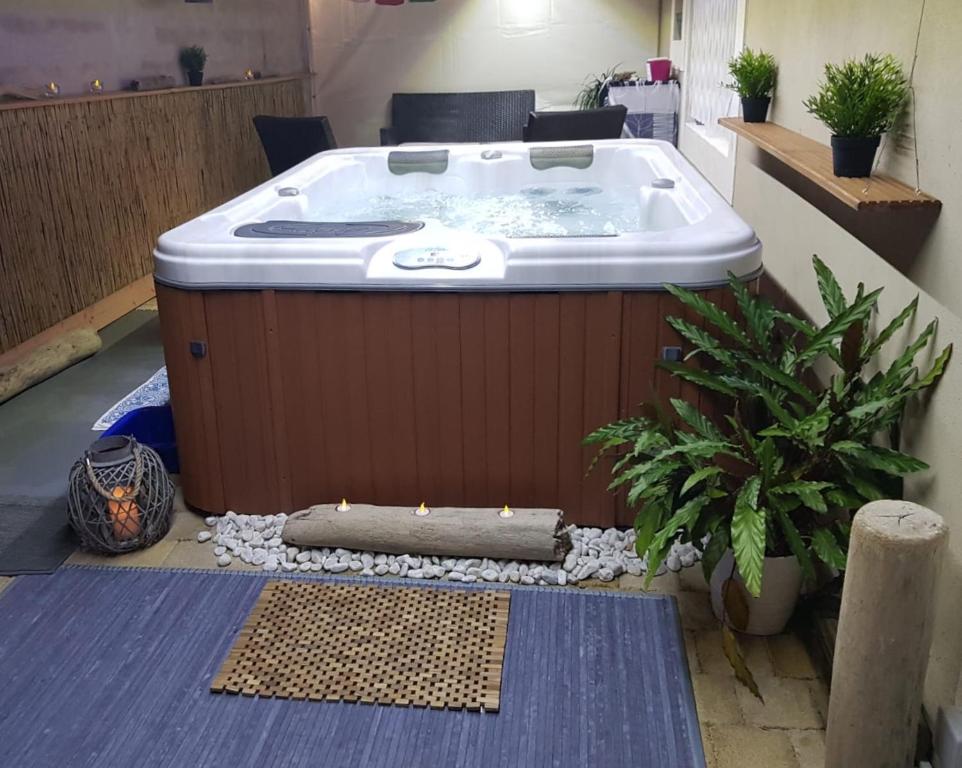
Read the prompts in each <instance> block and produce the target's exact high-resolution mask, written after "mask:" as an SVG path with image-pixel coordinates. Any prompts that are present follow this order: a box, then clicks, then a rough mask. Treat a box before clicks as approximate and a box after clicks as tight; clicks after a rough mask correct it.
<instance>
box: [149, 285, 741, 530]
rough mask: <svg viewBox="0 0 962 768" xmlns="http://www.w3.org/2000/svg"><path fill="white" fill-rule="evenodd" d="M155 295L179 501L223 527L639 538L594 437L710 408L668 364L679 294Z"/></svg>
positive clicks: (168, 291)
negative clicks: (561, 515) (324, 521)
mask: <svg viewBox="0 0 962 768" xmlns="http://www.w3.org/2000/svg"><path fill="white" fill-rule="evenodd" d="M157 292H158V300H159V303H160V313H161V323H162V325H163V334H164V349H165V355H166V358H167V365H168V371H169V378H170V388H171V400H172V403H173V408H174V419H175V422H176V426H177V442H178V449H179V451H180V462H181V471H182V482H183V486H184V495H185V498H186V499H187V501H188V503H190V504H191V505H193V506H195V507H197V508H199V509H201V510H204V511H207V512H212V513H222V512H224V511H226V510H228V509H233V510H235V511H237V512H248V513H260V514H267V513H275V512H282V511H283V512H289V511H292V510H294V509H299V508H303V507H306V506H308V505H310V504H314V503H320V502H330V501H334V500H337V499H340V498H341V497H342V496H346V497H347V498H349V499H354V500H356V501H359V502H370V503H374V504H400V505H406V504H411V505H414V504H416V503H418V502H420V501H422V500H424V501H426V502H427V503H428V504H429V505H430V504H434V505H446V506H447V505H449V506H462V505H465V506H500V505H502V504H505V503H508V504H511V505H514V506H539V507H555V506H557V507H560V508H561V509H563V510H564V511H565V514H566V515H567V519H568V520H570V521H574V522H578V523H581V524H591V525H601V526H605V525H612V524H616V523H617V524H620V525H628V524H630V523H631V522H632V519H633V514H632V513H631V512H629V511H628V510H626V509H625V508H624V505H623V503H622V502H621V500H619V499H616V498H615V497H613V496H612V495H611V494H609V493H608V491H607V490H606V486H607V483H608V480H609V476H608V467H607V466H605V465H602V466H600V467H599V468H597V469H596V470H595V471H594V472H592V473H591V474H589V475H587V476H586V475H585V470H586V468H587V467H588V464H589V462H590V460H591V458H592V456H593V450H592V449H589V448H586V447H584V446H582V445H581V439H582V438H583V437H584V435H585V434H587V433H588V432H589V431H591V430H592V429H594V428H595V427H597V426H599V425H601V424H603V423H605V422H607V421H611V420H613V419H617V418H622V417H625V416H627V415H629V414H633V413H637V407H638V405H639V404H640V403H641V402H643V401H646V400H650V399H651V398H652V396H653V395H654V396H655V397H657V398H658V399H659V400H665V399H666V398H668V397H675V396H681V397H684V398H686V399H688V400H692V401H695V402H697V400H698V397H699V394H698V392H697V390H694V389H693V388H690V387H682V386H680V384H679V382H678V381H677V380H675V379H673V378H672V377H670V376H668V375H667V374H666V373H664V372H663V371H657V370H656V367H655V364H656V362H657V360H658V359H659V357H660V354H661V349H662V347H664V346H668V345H672V346H679V345H680V344H681V342H680V339H679V338H678V337H677V335H676V334H675V333H674V331H672V330H671V329H670V328H669V327H668V326H667V324H666V323H664V320H663V318H664V317H665V316H666V315H668V314H684V311H683V308H682V307H681V306H680V305H679V304H678V302H677V301H676V300H675V299H674V298H673V297H671V296H670V295H668V294H665V293H623V292H606V293H602V292H598V293H563V294H552V293H541V294H536V293H510V294H509V293H505V294H482V293H467V294H454V293H374V292H372V293H350V292H343V293H325V292H311V291H273V290H264V291H209V292H194V291H182V290H175V289H172V288H167V287H164V286H158V291H157ZM707 294H708V296H709V298H711V299H713V300H719V299H720V297H721V296H722V295H727V292H723V291H708V292H707ZM191 341H203V342H206V343H207V345H208V351H207V355H206V357H203V358H195V357H193V356H192V355H191V353H190V350H189V344H190V342H191Z"/></svg>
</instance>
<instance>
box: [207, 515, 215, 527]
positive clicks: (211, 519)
mask: <svg viewBox="0 0 962 768" xmlns="http://www.w3.org/2000/svg"><path fill="white" fill-rule="evenodd" d="M204 525H209V526H214V525H217V518H216V517H205V518H204Z"/></svg>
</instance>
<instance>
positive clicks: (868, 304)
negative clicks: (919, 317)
mask: <svg viewBox="0 0 962 768" xmlns="http://www.w3.org/2000/svg"><path fill="white" fill-rule="evenodd" d="M814 265H815V271H816V275H817V280H818V287H819V291H820V293H821V297H822V301H823V303H824V306H825V310H826V312H827V314H828V321H827V322H826V323H825V324H824V325H821V326H819V325H813V324H812V323H810V322H809V321H808V320H806V319H803V318H801V317H797V316H795V315H793V314H791V313H788V312H784V311H780V310H778V309H776V308H775V307H774V306H773V305H772V304H771V303H770V302H769V301H768V300H767V299H765V298H764V297H762V296H758V295H756V294H754V293H753V292H752V291H750V289H749V288H748V287H747V286H746V285H745V284H743V283H741V282H740V281H738V280H737V279H734V278H732V279H731V280H730V288H731V291H732V292H733V293H734V296H735V300H736V303H737V307H738V312H737V314H736V315H734V316H733V315H730V314H729V313H727V312H725V311H724V310H723V309H722V308H721V307H719V306H718V305H717V304H714V303H712V302H710V301H708V300H707V299H705V298H704V297H703V296H702V295H700V294H698V293H694V292H691V291H688V290H685V289H683V288H679V287H674V286H666V287H667V289H668V290H669V291H670V292H671V293H672V294H673V295H674V296H676V297H677V298H678V299H679V300H680V301H681V302H682V304H684V305H685V306H686V307H688V308H689V309H691V310H692V311H693V312H694V313H695V314H697V315H698V316H699V317H700V318H702V319H703V320H704V321H705V323H699V322H691V321H690V320H687V319H684V318H681V317H669V318H667V322H668V323H669V324H670V325H671V326H672V328H674V329H675V330H676V331H677V332H678V333H679V334H680V335H681V336H682V337H684V339H685V340H686V341H687V342H688V344H690V345H691V351H690V352H689V354H688V356H687V361H686V362H682V363H663V365H664V366H665V367H666V368H668V369H669V370H670V371H671V372H672V373H673V374H674V375H675V376H677V377H679V378H681V379H684V380H685V381H688V382H691V383H692V384H694V385H696V386H697V387H699V388H701V389H703V390H706V391H708V392H709V393H711V394H712V395H713V396H714V397H715V398H716V400H717V403H718V407H716V408H714V409H713V410H711V411H709V412H702V411H700V410H699V409H698V408H696V407H695V406H694V405H692V404H691V403H689V402H686V401H684V400H679V399H674V400H671V406H672V408H673V409H674V414H673V416H672V417H668V416H667V415H666V414H661V415H660V417H656V418H652V417H648V416H640V417H637V418H631V419H627V420H625V421H620V422H617V423H614V424H609V425H607V426H604V427H602V428H600V429H598V430H596V431H595V432H593V433H592V434H591V435H589V436H588V437H587V438H586V442H588V443H591V444H596V445H599V446H600V447H601V452H602V453H607V452H610V453H612V454H614V456H615V459H616V460H615V462H614V465H613V469H612V473H613V475H614V480H613V482H612V483H611V486H610V487H611V489H612V490H614V491H620V490H624V491H625V492H626V494H627V500H628V503H629V504H630V505H632V506H634V507H636V508H638V510H639V511H638V514H637V518H636V521H635V529H636V531H637V540H636V547H637V550H638V553H639V554H640V555H642V556H646V557H647V560H648V579H649V581H650V579H651V577H652V575H653V574H654V573H655V572H656V571H657V570H658V567H659V565H660V564H661V562H662V560H663V559H664V558H665V556H666V554H667V553H668V550H669V549H670V547H671V545H672V543H673V542H674V541H675V540H676V539H679V538H680V539H681V540H682V541H683V542H692V543H694V544H695V546H697V547H699V548H700V549H702V550H703V558H702V564H703V567H704V569H705V575H706V578H709V577H710V576H711V573H712V571H713V570H714V568H715V566H716V565H717V563H718V561H719V560H720V558H721V556H722V555H723V554H724V552H725V551H726V550H727V549H728V548H729V547H730V548H731V549H733V550H734V555H735V561H736V563H737V568H738V571H739V572H740V574H741V576H742V578H743V580H744V582H745V586H746V587H747V589H748V591H749V592H750V593H751V594H753V595H756V596H757V595H758V594H759V593H760V592H761V589H762V567H763V561H764V558H765V557H766V556H783V555H794V556H795V557H796V558H798V562H799V564H800V566H801V568H802V571H803V574H804V575H805V576H806V577H807V578H809V579H811V578H812V577H813V575H814V567H815V563H816V562H817V561H821V562H824V563H826V564H827V565H829V566H831V567H832V568H835V569H838V570H843V569H844V568H845V561H846V553H847V547H848V538H849V520H850V515H851V512H852V511H853V510H855V509H857V508H858V507H860V506H861V505H862V504H864V503H866V502H868V501H872V500H875V499H880V498H887V497H888V498H890V497H892V496H893V495H898V494H899V493H900V490H901V489H900V479H901V477H902V476H903V475H905V474H907V473H911V472H916V471H919V470H922V469H925V468H926V466H927V465H926V464H925V463H924V462H922V461H920V460H919V459H916V458H913V457H912V456H909V455H907V454H905V453H903V452H901V451H900V450H898V444H897V439H896V440H895V441H894V442H893V440H892V436H893V434H896V433H897V429H898V425H899V422H900V420H901V416H902V413H903V410H904V408H905V405H906V403H907V402H908V401H909V400H910V398H912V397H914V396H915V395H916V394H917V393H919V392H921V391H922V390H925V389H927V388H929V387H931V386H932V385H933V384H935V382H936V381H937V380H938V379H939V378H940V377H941V376H942V373H943V371H944V370H945V366H946V364H947V362H948V360H949V357H950V355H951V346H948V347H946V348H945V349H943V350H942V351H941V353H940V354H938V355H937V356H936V358H935V360H934V362H933V364H932V365H931V367H930V368H929V369H928V370H927V371H926V372H925V373H922V374H920V372H919V370H918V368H917V367H916V364H915V358H916V356H917V355H918V354H919V353H920V352H922V350H923V349H925V348H926V347H927V346H928V345H929V343H930V341H931V339H932V337H933V335H934V334H935V330H936V322H935V321H934V320H933V321H932V322H931V323H930V324H929V325H927V326H926V327H925V329H924V330H922V331H921V333H919V334H918V335H917V337H916V338H915V339H914V340H913V341H912V342H911V343H910V344H909V345H908V346H907V347H905V348H904V350H902V351H901V352H900V354H898V355H897V356H895V357H894V359H893V361H892V362H891V364H890V365H888V366H887V367H884V368H881V369H878V370H876V371H874V372H873V369H872V367H871V366H872V364H873V362H875V360H876V357H877V353H878V352H879V351H880V350H881V349H882V347H883V346H885V345H886V344H887V343H888V342H889V341H890V340H891V339H892V338H893V336H895V334H896V333H897V332H898V331H899V330H900V329H901V328H903V327H904V326H906V325H907V324H910V323H911V321H912V319H913V318H914V317H915V313H916V308H917V304H918V299H917V298H916V299H915V300H913V301H912V302H911V303H910V304H909V305H908V306H907V307H905V308H904V309H903V310H902V311H901V312H899V314H898V315H897V316H896V317H895V318H894V319H893V320H892V321H891V322H890V323H888V324H887V325H885V326H884V327H883V328H882V329H881V330H879V331H877V332H873V330H872V327H873V319H874V317H873V316H874V314H875V310H876V306H877V302H878V297H879V294H880V293H881V289H878V290H874V291H871V292H866V291H865V288H864V286H862V285H861V284H860V285H859V286H858V289H857V291H856V294H855V296H854V297H852V298H851V299H848V298H846V296H845V295H844V294H843V292H842V289H841V288H840V287H839V284H838V282H837V281H836V280H835V277H834V276H833V275H832V273H831V271H830V270H829V269H828V267H827V266H826V265H825V264H824V263H822V262H821V261H820V260H819V259H818V257H815V258H814ZM692 358H694V362H692ZM826 363H828V364H829V366H830V368H831V369H832V370H831V374H830V375H829V376H827V378H826V380H825V383H821V381H820V379H819V378H818V377H816V375H815V369H816V367H822V366H823V365H825V364H826ZM716 412H717V413H721V414H723V416H722V417H721V418H718V417H716V416H715V413H716Z"/></svg>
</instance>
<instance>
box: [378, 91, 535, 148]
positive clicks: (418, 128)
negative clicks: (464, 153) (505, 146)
mask: <svg viewBox="0 0 962 768" xmlns="http://www.w3.org/2000/svg"><path fill="white" fill-rule="evenodd" d="M534 106H535V102H534V91H481V92H475V93H395V94H394V95H393V96H392V97H391V123H392V125H391V135H392V137H393V140H394V141H395V142H396V143H398V144H403V143H405V142H412V141H414V142H417V141H430V142H438V143H446V142H462V141H520V140H521V136H522V133H523V131H524V123H525V119H526V118H527V116H528V113H529V112H530V111H531V110H533V109H534Z"/></svg>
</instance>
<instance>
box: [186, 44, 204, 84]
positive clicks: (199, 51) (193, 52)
mask: <svg viewBox="0 0 962 768" xmlns="http://www.w3.org/2000/svg"><path fill="white" fill-rule="evenodd" d="M206 63H207V51H205V50H204V49H203V48H201V47H200V46H199V45H191V46H188V47H187V48H181V49H180V66H181V67H182V68H183V69H184V71H185V72H186V73H187V82H188V83H190V84H191V85H194V86H197V85H203V84H204V65H205V64H206Z"/></svg>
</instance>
